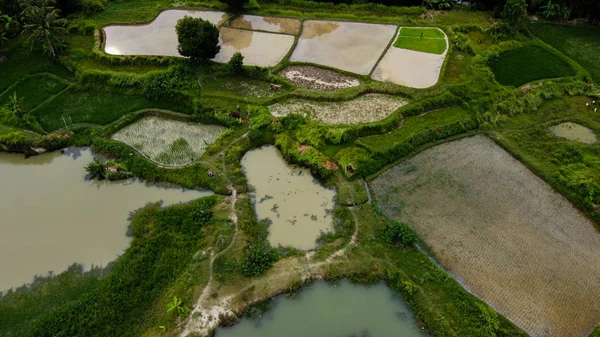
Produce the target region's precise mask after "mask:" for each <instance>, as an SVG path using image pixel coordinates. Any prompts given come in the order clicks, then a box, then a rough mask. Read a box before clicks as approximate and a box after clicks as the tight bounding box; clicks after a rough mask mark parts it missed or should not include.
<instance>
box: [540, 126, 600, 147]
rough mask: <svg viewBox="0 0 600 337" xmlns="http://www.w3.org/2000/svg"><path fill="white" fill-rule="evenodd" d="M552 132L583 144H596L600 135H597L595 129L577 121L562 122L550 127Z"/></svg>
mask: <svg viewBox="0 0 600 337" xmlns="http://www.w3.org/2000/svg"><path fill="white" fill-rule="evenodd" d="M550 132H552V133H553V134H554V135H555V136H556V137H560V138H564V139H566V140H570V141H573V142H578V143H583V144H596V143H597V142H598V137H596V134H595V133H594V131H593V130H591V129H588V128H586V127H585V126H583V125H579V124H576V123H571V122H567V123H560V124H558V125H555V126H552V127H550Z"/></svg>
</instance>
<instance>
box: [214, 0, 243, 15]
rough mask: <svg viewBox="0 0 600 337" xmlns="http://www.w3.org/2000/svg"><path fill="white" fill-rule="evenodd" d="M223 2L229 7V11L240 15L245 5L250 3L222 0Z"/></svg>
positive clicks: (239, 0) (237, 0) (241, 0)
mask: <svg viewBox="0 0 600 337" xmlns="http://www.w3.org/2000/svg"><path fill="white" fill-rule="evenodd" d="M221 2H223V3H225V4H226V5H227V10H228V11H230V12H233V13H239V12H241V11H242V9H244V5H246V4H247V3H248V0H221Z"/></svg>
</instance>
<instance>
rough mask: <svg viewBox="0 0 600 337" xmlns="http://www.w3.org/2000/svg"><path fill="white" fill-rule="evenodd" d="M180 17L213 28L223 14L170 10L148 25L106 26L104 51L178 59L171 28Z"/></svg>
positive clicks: (174, 36)
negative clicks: (197, 19)
mask: <svg viewBox="0 0 600 337" xmlns="http://www.w3.org/2000/svg"><path fill="white" fill-rule="evenodd" d="M184 16H191V17H194V18H201V19H204V20H208V21H210V22H211V23H213V24H215V25H217V24H221V23H223V22H224V21H225V20H226V18H227V14H225V13H224V12H210V11H193V10H180V9H172V10H167V11H163V12H161V13H160V14H159V15H158V16H157V17H156V19H154V20H153V21H152V22H150V23H148V24H142V25H112V26H107V27H104V33H105V34H106V43H105V45H104V51H106V52H107V53H108V54H113V55H159V56H180V55H179V52H177V33H176V32H175V25H176V24H177V20H179V19H182V18H183V17H184Z"/></svg>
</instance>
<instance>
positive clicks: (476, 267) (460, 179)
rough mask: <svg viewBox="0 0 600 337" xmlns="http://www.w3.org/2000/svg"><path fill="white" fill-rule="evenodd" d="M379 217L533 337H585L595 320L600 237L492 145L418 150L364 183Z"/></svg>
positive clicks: (599, 316) (482, 141)
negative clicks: (404, 229) (408, 234)
mask: <svg viewBox="0 0 600 337" xmlns="http://www.w3.org/2000/svg"><path fill="white" fill-rule="evenodd" d="M372 186H373V189H374V192H375V196H376V199H377V201H378V203H379V205H380V206H381V207H382V209H383V211H384V213H385V215H386V216H388V217H389V218H391V219H395V220H400V221H404V222H406V223H408V224H410V225H411V226H413V227H414V228H415V230H416V231H417V233H418V234H419V236H420V237H421V238H422V239H423V240H424V241H425V242H426V243H427V245H428V246H429V247H431V249H432V251H433V253H434V254H435V255H436V257H437V258H438V260H439V261H440V263H441V264H442V265H443V266H444V267H446V268H447V269H449V270H450V272H451V273H452V274H453V275H454V276H455V277H456V278H457V279H458V280H460V281H461V282H462V283H463V284H464V285H465V286H466V287H467V288H468V289H470V290H471V291H472V292H473V293H474V294H476V295H477V296H479V297H480V298H482V299H483V300H485V301H486V302H488V303H489V304H490V305H492V306H493V307H494V308H495V309H496V310H498V311H499V312H501V313H502V314H504V315H505V316H506V317H507V318H509V319H510V320H512V321H513V322H515V323H516V324H517V325H518V326H520V327H521V328H522V329H523V330H525V331H526V332H528V333H529V334H530V335H531V336H534V337H535V336H540V337H541V336H544V337H564V336H584V335H587V333H589V331H591V329H592V328H593V326H594V325H595V324H597V323H598V321H600V307H599V306H598V304H597V303H598V298H600V282H598V280H599V279H600V233H599V232H598V230H597V229H596V228H595V226H594V224H593V223H592V222H591V221H590V220H588V219H587V218H586V217H584V216H583V215H582V214H581V213H580V212H579V211H578V210H577V209H575V208H574V207H573V206H572V205H571V204H570V203H569V202H568V201H567V200H566V199H565V198H564V197H563V196H562V195H560V194H558V193H556V192H554V191H553V190H552V188H550V186H548V185H547V184H546V183H545V182H544V181H543V180H541V179H540V178H538V177H537V176H535V175H534V174H533V173H531V172H530V171H529V170H528V169H527V168H526V167H525V166H524V165H522V164H521V163H519V162H518V161H517V160H515V159H514V158H512V157H511V156H510V155H509V154H508V153H506V152H505V151H504V150H502V149H501V148H500V147H498V146H497V145H496V144H495V143H494V142H492V141H491V140H489V139H487V138H485V137H483V136H476V137H472V138H467V139H463V140H459V141H454V142H451V143H447V144H443V145H439V146H436V147H434V148H431V149H428V150H426V151H423V152H422V153H420V154H418V155H417V156H415V157H414V158H412V159H409V160H407V161H405V162H403V163H401V164H399V165H397V166H396V167H394V168H392V169H390V170H389V171H387V172H385V173H384V174H382V175H381V176H380V177H378V178H377V179H376V180H374V181H373V183H372Z"/></svg>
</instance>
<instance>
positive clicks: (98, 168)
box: [85, 158, 106, 180]
mask: <svg viewBox="0 0 600 337" xmlns="http://www.w3.org/2000/svg"><path fill="white" fill-rule="evenodd" d="M85 170H86V171H87V172H88V173H89V174H90V177H91V178H92V179H96V178H98V179H100V180H102V179H104V178H106V167H104V164H103V163H102V162H101V161H99V160H98V159H97V158H94V160H92V162H91V163H89V164H87V166H86V167H85Z"/></svg>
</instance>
